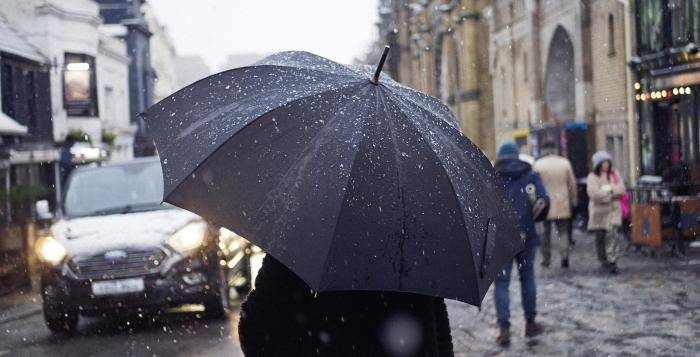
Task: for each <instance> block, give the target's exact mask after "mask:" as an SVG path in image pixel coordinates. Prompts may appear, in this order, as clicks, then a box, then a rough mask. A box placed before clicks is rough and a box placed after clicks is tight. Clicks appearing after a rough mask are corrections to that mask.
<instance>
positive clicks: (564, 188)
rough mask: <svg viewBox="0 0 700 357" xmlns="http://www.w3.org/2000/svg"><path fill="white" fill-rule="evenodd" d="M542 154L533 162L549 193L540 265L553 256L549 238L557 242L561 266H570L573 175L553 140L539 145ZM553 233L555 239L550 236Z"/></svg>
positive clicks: (546, 265)
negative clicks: (558, 153) (557, 151)
mask: <svg viewBox="0 0 700 357" xmlns="http://www.w3.org/2000/svg"><path fill="white" fill-rule="evenodd" d="M542 150H543V155H542V156H541V157H540V158H539V159H537V161H535V164H534V165H533V169H534V170H535V171H537V173H538V174H539V175H540V177H541V178H542V183H543V184H544V188H545V189H546V191H547V195H549V201H550V204H549V213H548V214H547V219H546V220H545V221H544V222H542V228H543V229H542V237H541V238H542V241H541V245H540V251H541V252H542V266H543V267H549V264H550V262H551V258H552V240H555V241H557V242H558V245H559V257H560V259H561V267H562V268H568V267H569V242H570V232H571V210H572V207H575V206H576V203H577V197H576V177H575V176H574V170H573V168H572V167H571V163H570V162H569V160H568V159H566V158H564V157H562V156H559V155H557V154H556V145H555V143H554V142H552V141H548V142H545V143H544V145H542ZM554 234H556V235H555V237H556V239H553V238H552V235H554Z"/></svg>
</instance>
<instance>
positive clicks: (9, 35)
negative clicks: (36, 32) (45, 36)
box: [0, 16, 49, 64]
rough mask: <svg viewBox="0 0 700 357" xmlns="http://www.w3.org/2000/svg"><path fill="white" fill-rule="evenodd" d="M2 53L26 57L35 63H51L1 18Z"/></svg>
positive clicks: (0, 42)
mask: <svg viewBox="0 0 700 357" xmlns="http://www.w3.org/2000/svg"><path fill="white" fill-rule="evenodd" d="M0 39H2V40H1V41H0V51H2V52H7V53H11V54H13V55H15V56H19V57H24V58H26V59H29V60H32V61H34V62H38V63H43V64H48V63H49V61H48V60H47V59H46V57H45V56H44V55H42V54H41V53H40V52H39V51H38V50H37V49H36V48H35V47H34V46H32V45H31V44H29V42H27V40H25V39H24V38H23V37H22V36H20V35H19V34H18V33H17V32H16V31H15V30H13V29H12V27H11V26H10V24H8V23H7V20H6V19H5V18H4V17H2V16H0Z"/></svg>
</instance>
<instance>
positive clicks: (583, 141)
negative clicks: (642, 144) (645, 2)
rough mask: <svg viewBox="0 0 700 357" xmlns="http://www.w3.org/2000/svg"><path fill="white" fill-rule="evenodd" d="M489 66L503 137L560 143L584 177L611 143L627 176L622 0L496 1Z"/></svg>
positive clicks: (528, 145) (529, 149)
mask: <svg viewBox="0 0 700 357" xmlns="http://www.w3.org/2000/svg"><path fill="white" fill-rule="evenodd" d="M490 10H491V11H490V12H491V17H490V25H491V28H490V31H491V41H490V46H489V49H490V51H489V52H490V63H489V64H490V66H489V70H490V72H491V74H492V77H493V93H494V95H493V98H494V104H493V107H494V120H495V127H496V133H497V134H496V137H497V138H496V139H497V141H504V140H513V139H514V140H515V141H516V142H517V143H518V144H519V145H520V146H521V149H522V151H523V152H524V153H528V154H530V155H533V156H537V155H538V154H539V147H540V145H541V144H542V143H543V142H544V141H553V142H555V143H556V144H557V146H558V148H559V150H560V153H562V154H563V155H565V156H568V157H569V158H570V159H571V160H572V163H573V165H574V170H575V172H576V175H577V176H578V177H582V176H585V175H586V174H587V172H588V170H589V161H590V160H589V159H590V155H591V154H592V153H593V152H594V151H596V150H608V151H610V153H611V154H612V155H613V161H614V162H615V165H616V166H617V167H618V169H619V171H620V172H622V173H623V176H625V177H628V176H629V175H628V172H629V170H628V162H629V158H628V150H627V147H628V142H629V140H628V136H629V131H628V122H629V121H630V111H629V110H628V109H629V103H630V102H629V100H628V96H627V92H626V91H627V90H628V88H629V86H628V85H631V78H630V73H629V71H628V69H627V60H628V56H629V53H628V51H627V50H626V49H627V48H628V47H627V46H628V43H627V42H628V39H627V36H626V34H627V32H626V29H627V27H626V25H625V24H626V22H625V21H627V20H628V19H629V17H628V13H626V11H627V12H629V10H628V6H626V5H625V4H624V1H619V0H582V1H569V0H547V1H545V0H493V1H492V2H491V7H490Z"/></svg>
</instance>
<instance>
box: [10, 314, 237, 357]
mask: <svg viewBox="0 0 700 357" xmlns="http://www.w3.org/2000/svg"><path fill="white" fill-rule="evenodd" d="M237 324H238V313H237V312H230V313H229V314H228V316H227V317H225V318H221V319H204V318H201V316H200V315H199V314H198V313H191V312H187V313H182V312H180V313H173V314H168V315H166V316H164V317H157V318H155V321H153V319H152V318H149V317H143V318H138V317H134V318H130V319H122V320H115V319H99V318H84V317H81V319H80V323H79V326H78V332H77V334H75V335H73V336H70V337H57V336H52V334H51V333H50V332H49V330H48V329H47V328H46V327H45V326H44V321H43V317H42V315H41V314H40V313H39V314H33V315H31V316H28V317H26V318H23V319H19V320H15V321H10V322H7V323H4V324H2V325H0V328H2V330H1V331H0V332H1V334H0V336H1V337H0V356H233V357H235V356H242V355H243V354H242V353H241V352H240V347H239V345H238V331H237Z"/></svg>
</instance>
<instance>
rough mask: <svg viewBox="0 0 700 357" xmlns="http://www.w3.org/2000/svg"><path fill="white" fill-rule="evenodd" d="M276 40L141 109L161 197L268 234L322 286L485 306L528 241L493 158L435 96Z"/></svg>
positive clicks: (266, 243) (274, 250) (270, 246)
mask: <svg viewBox="0 0 700 357" xmlns="http://www.w3.org/2000/svg"><path fill="white" fill-rule="evenodd" d="M373 74H374V69H373V68H369V67H364V66H362V67H348V66H343V65H340V64H337V63H335V62H332V61H330V60H327V59H325V58H322V57H319V56H316V55H313V54H310V53H307V52H283V53H279V54H275V55H272V56H270V57H267V58H266V59H264V60H262V61H260V62H258V63H256V64H255V65H253V66H251V67H244V68H238V69H234V70H230V71H226V72H222V73H219V74H215V75H213V76H210V77H208V78H205V79H203V80H200V81H198V82H196V83H194V84H192V85H190V86H188V87H186V88H184V89H182V90H180V91H179V92H177V93H175V94H173V95H172V96H170V97H168V98H166V99H164V100H163V101H161V102H159V103H157V104H155V105H154V106H152V107H151V108H149V109H148V110H147V112H146V113H144V117H145V119H146V122H147V125H148V128H149V130H150V132H151V133H152V135H153V136H154V138H155V141H156V146H157V148H158V151H159V153H160V157H161V162H162V166H163V174H164V181H165V192H164V200H165V201H167V202H170V203H172V204H174V205H177V206H180V207H183V208H185V209H188V210H190V211H193V212H196V213H198V214H200V215H202V216H203V217H206V218H208V219H210V220H212V221H214V222H216V223H218V224H220V225H222V226H225V227H227V228H229V229H231V230H233V231H235V232H237V233H239V234H241V235H243V236H245V237H247V238H249V239H250V240H251V241H252V242H253V243H255V244H257V245H259V246H260V247H262V248H263V249H264V250H265V251H267V252H268V253H269V254H272V255H273V256H274V257H275V258H277V259H278V260H280V261H281V262H283V263H284V264H285V265H287V266H288V267H290V268H291V269H292V270H293V271H294V272H296V273H297V274H298V275H299V276H300V277H301V278H302V279H303V280H304V281H305V282H306V283H307V284H308V285H309V286H310V287H311V288H312V289H314V290H316V291H332V290H388V291H404V292H415V293H420V294H426V295H433V296H440V297H445V298H450V299H455V300H460V301H464V302H467V303H470V304H474V305H480V304H481V301H482V299H483V297H484V295H485V294H486V291H487V289H488V287H489V285H490V284H491V282H492V281H493V280H494V278H495V276H496V274H497V273H498V271H499V270H500V269H501V268H502V267H503V266H504V265H505V264H506V263H508V262H510V261H511V259H512V258H513V256H514V255H515V254H516V253H517V252H518V251H520V249H521V248H522V245H523V240H522V238H521V236H520V234H519V232H518V230H517V228H516V227H515V222H516V220H515V217H514V213H512V209H511V208H510V205H509V204H508V203H506V200H505V196H504V192H503V190H502V184H501V182H500V180H499V179H498V177H497V176H496V174H495V172H494V170H493V169H492V167H491V164H490V163H489V161H488V159H487V158H486V157H485V156H484V155H483V153H482V152H481V150H480V149H479V148H477V147H476V146H475V145H474V144H473V143H472V142H471V141H469V139H467V138H466V137H465V136H463V134H462V133H461V132H460V130H459V127H458V125H457V123H456V121H455V119H454V117H453V115H452V114H451V113H450V111H449V109H448V108H447V107H446V106H445V105H443V104H442V103H440V101H439V100H437V99H435V98H433V97H430V96H427V95H424V94H422V93H419V92H416V91H414V90H411V89H409V88H407V87H404V86H402V85H400V84H398V83H396V82H394V81H393V80H391V79H390V78H388V77H387V76H385V75H381V76H380V77H378V81H373V80H370V77H372V75H373Z"/></svg>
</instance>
